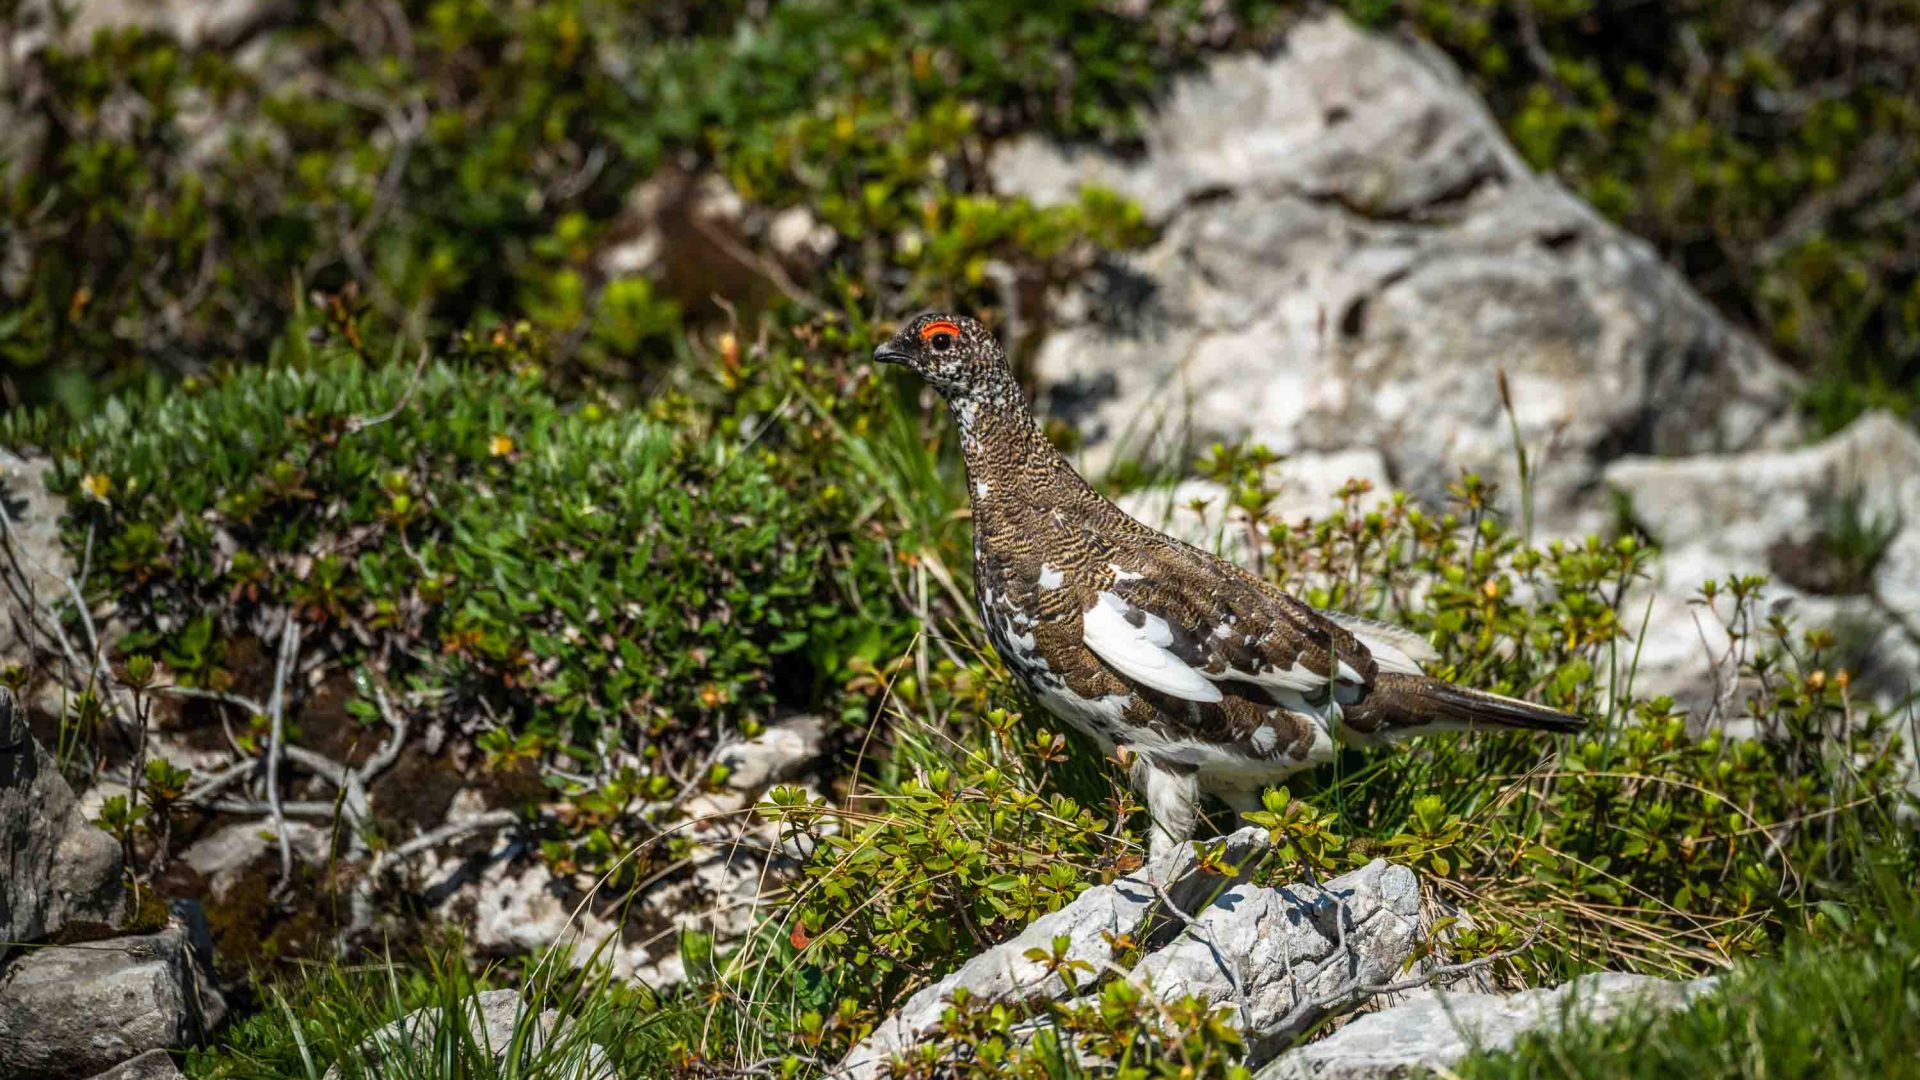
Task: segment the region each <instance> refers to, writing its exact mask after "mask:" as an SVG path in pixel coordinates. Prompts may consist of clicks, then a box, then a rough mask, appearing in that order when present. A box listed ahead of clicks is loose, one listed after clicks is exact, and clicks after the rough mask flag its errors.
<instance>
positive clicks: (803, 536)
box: [5, 348, 898, 844]
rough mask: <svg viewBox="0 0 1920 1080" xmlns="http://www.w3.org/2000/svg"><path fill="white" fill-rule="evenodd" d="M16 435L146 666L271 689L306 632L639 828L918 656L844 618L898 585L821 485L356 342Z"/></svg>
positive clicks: (365, 673)
mask: <svg viewBox="0 0 1920 1080" xmlns="http://www.w3.org/2000/svg"><path fill="white" fill-rule="evenodd" d="M476 363H477V362H476ZM8 428H9V430H8V431H7V433H6V436H5V437H6V439H7V441H9V442H17V441H20V440H23V439H30V440H35V441H45V445H46V448H47V449H48V450H50V451H52V452H53V453H54V455H55V459H56V467H55V470H54V474H53V476H54V480H53V483H54V484H55V486H56V487H57V488H58V489H60V490H62V491H64V492H66V493H67V494H69V495H70V496H73V502H72V520H71V521H70V523H69V536H70V541H71V543H72V546H73V550H74V551H75V552H76V554H80V555H83V554H84V553H87V552H90V553H91V559H92V566H93V571H92V574H91V576H90V580H89V582H88V584H89V588H90V590H91V591H92V593H93V594H94V595H95V596H96V597H97V598H98V599H102V600H111V601H112V602H113V603H114V604H115V606H116V610H117V612H118V615H119V618H120V619H121V620H122V621H123V622H124V624H125V625H126V626H127V628H128V631H129V632H128V634H127V636H126V637H125V638H124V639H123V641H122V643H121V648H122V649H123V650H124V651H127V652H135V651H151V652H154V653H156V654H157V655H159V656H161V657H162V658H163V659H164V660H165V661H166V663H167V664H168V666H169V667H170V668H171V669H172V670H173V672H174V673H175V676H176V677H177V678H179V679H180V680H182V681H185V682H187V683H189V684H194V685H199V686H203V687H209V688H212V689H216V690H222V689H227V688H229V687H231V686H233V685H234V684H235V680H236V679H239V680H245V681H246V682H247V684H248V685H249V686H258V685H261V680H262V679H263V678H264V672H262V671H260V670H259V669H258V664H259V661H260V659H261V658H262V657H263V656H266V655H270V654H271V653H272V651H273V649H272V643H271V642H268V643H263V646H262V647H260V648H255V647H253V645H252V644H251V643H252V641H253V640H254V639H255V637H256V636H258V635H263V634H264V635H271V634H274V633H276V632H277V631H275V630H274V627H276V626H277V625H278V613H279V612H282V611H290V612H292V613H293V614H294V617H295V618H297V619H298V620H299V621H300V622H301V623H302V624H303V625H304V627H305V637H306V643H305V646H304V654H305V655H307V656H309V657H313V656H316V655H317V656H319V657H320V658H322V659H323V660H324V661H325V663H326V665H327V666H329V667H332V666H334V665H339V666H342V667H345V668H348V669H350V670H353V671H354V672H355V679H356V685H357V686H358V687H359V692H358V697H360V698H361V699H370V698H371V696H372V695H373V694H375V693H376V692H377V691H379V690H381V689H382V688H386V689H388V690H390V691H392V692H393V693H395V694H396V695H397V694H398V693H399V692H400V690H401V689H402V688H405V689H407V690H409V691H412V692H413V694H414V696H415V697H416V698H423V699H431V700H432V702H433V704H432V706H431V711H433V712H435V713H436V714H437V715H441V716H444V717H448V718H452V719H456V720H459V721H461V722H467V723H470V722H471V721H470V720H469V719H468V718H471V717H473V716H475V715H481V716H490V717H492V718H493V719H492V721H490V722H489V723H487V724H486V725H484V726H486V727H488V728H491V730H489V731H487V732H486V733H485V734H484V735H483V736H482V739H481V745H482V746H483V747H484V748H486V749H488V750H490V751H491V752H492V753H493V754H494V755H495V757H496V759H499V760H502V761H508V762H510V761H512V760H515V759H517V758H529V757H530V758H534V759H537V760H538V759H551V758H552V757H553V756H554V755H564V756H565V757H567V758H571V759H572V760H573V761H574V763H575V764H574V766H573V768H574V769H575V770H578V771H581V772H586V773H589V774H591V775H594V776H599V777H602V778H603V779H604V782H605V787H604V788H603V789H602V790H601V791H600V793H599V794H600V796H601V797H602V798H604V799H608V800H610V801H611V805H612V806H613V807H616V808H619V807H628V806H630V805H639V804H642V803H645V802H646V801H649V800H651V801H655V802H658V801H660V800H663V799H664V798H665V797H666V796H667V795H669V794H672V793H673V792H675V791H677V790H679V789H680V788H681V786H682V785H681V782H680V781H677V780H674V779H672V777H673V776H674V775H675V773H676V771H679V772H680V773H681V774H682V775H684V770H687V769H691V768H695V766H696V763H697V762H698V761H699V760H700V758H701V757H702V756H704V751H705V749H706V748H707V747H709V746H711V745H712V743H713V741H714V739H715V737H716V732H717V731H719V730H722V729H725V728H734V729H747V730H748V731H751V730H752V729H753V728H754V727H755V726H756V725H758V724H759V723H761V722H763V721H764V720H765V719H767V718H768V717H769V716H770V714H771V713H772V712H773V711H774V710H775V709H776V708H777V707H781V706H783V705H784V706H785V707H810V706H814V705H819V704H829V705H830V704H832V703H833V702H834V701H835V700H836V697H837V694H838V693H839V689H838V688H839V685H840V683H841V681H842V680H843V679H844V677H845V674H846V669H845V664H846V662H847V659H848V656H849V655H850V651H851V650H855V649H861V648H867V649H880V648H897V647H898V643H897V642H892V643H890V642H889V641H888V638H887V635H888V633H889V632H890V629H889V624H886V623H884V622H883V623H878V624H876V623H875V621H874V620H872V619H870V618H865V617H863V616H862V614H861V611H860V608H859V607H858V606H857V605H856V604H854V603H853V602H852V601H851V600H850V599H849V595H850V593H857V592H858V591H860V590H862V589H865V590H868V591H872V590H875V589H884V588H886V587H887V586H886V584H885V582H884V579H880V578H878V577H877V576H876V575H878V574H879V573H880V572H881V563H880V562H879V561H877V560H876V559H874V558H867V557H864V556H862V555H861V554H860V552H861V550H863V549H862V547H861V544H860V543H859V542H857V541H855V540H854V539H852V538H849V537H847V536H845V535H841V534H837V533H836V528H839V526H836V525H835V521H836V516H835V514H834V512H833V511H832V509H831V508H830V507H828V506H826V505H825V504H822V503H821V502H820V501H819V500H820V496H819V494H818V493H817V492H816V491H815V490H814V489H813V488H811V487H810V486H808V483H807V482H806V481H804V480H802V479H800V478H799V477H800V476H801V475H803V474H804V467H801V468H798V469H796V470H794V471H791V472H789V471H787V470H786V469H785V468H784V467H783V468H776V467H774V466H777V465H779V464H780V463H779V462H778V461H777V459H775V458H774V457H773V455H771V454H769V453H768V452H767V451H766V450H764V449H758V448H754V447H751V446H747V445H739V444H735V443H732V442H730V441H728V440H725V439H715V438H707V437H704V436H702V435H701V434H700V433H699V432H698V431H697V430H695V429H693V428H691V427H689V426H686V425H676V424H672V423H668V422H664V421H659V420H653V419H649V418H647V417H645V416H643V415H640V414H639V413H637V412H635V411H631V410H625V409H622V408H619V407H617V406H611V405H606V406H603V405H598V404H587V405H584V406H581V407H578V408H562V407H560V406H559V405H558V404H556V403H555V402H554V401H553V400H552V399H551V398H550V397H548V396H547V395H546V394H545V392H544V391H542V390H541V389H540V386H539V381H538V377H537V376H536V375H527V374H495V373H490V372H488V371H486V370H484V369H481V368H478V367H476V366H475V365H474V364H469V365H467V367H466V368H465V369H464V370H463V369H462V368H461V367H456V366H452V365H448V364H444V363H429V364H423V365H421V366H419V367H417V368H414V369H411V370H409V369H408V368H405V367H386V368H379V369H373V368H368V367H367V366H365V365H364V364H362V363H360V362H359V361H358V360H356V359H355V358H353V356H352V355H351V352H350V350H346V349H344V348H342V349H340V350H337V351H329V352H327V353H325V354H323V355H322V356H320V357H319V358H317V359H315V360H314V361H313V362H312V363H311V364H310V365H303V366H297V367H276V368H266V369H258V368H256V369H248V370H245V371H243V372H240V373H238V374H235V375H233V376H232V377H229V378H224V379H218V380H214V381H212V382H204V383H196V384H191V385H189V386H187V387H185V388H183V389H181V390H180V391H178V392H174V393H157V394H152V395H148V396H145V397H140V398H135V399H115V400H114V401H113V402H112V403H111V404H110V405H109V407H108V408H107V409H106V410H104V411H103V412H102V413H101V414H100V415H99V416H97V417H95V418H94V419H91V420H89V421H87V422H85V423H83V424H79V425H69V426H62V427H59V428H58V430H57V433H56V430H55V428H54V427H53V426H50V425H48V424H47V422H46V420H45V418H44V417H43V418H40V419H22V420H18V421H12V420H10V421H9V424H8ZM830 552H834V553H835V554H833V555H832V556H831V557H830V555H829V553H830ZM893 626H894V627H897V626H898V624H897V623H895V624H893ZM354 708H355V709H357V710H359V712H360V714H361V715H362V716H363V717H364V718H366V719H368V720H372V719H374V718H375V713H374V711H373V707H372V705H371V704H370V700H361V701H360V702H359V703H358V704H357V705H355V706H354ZM476 710H478V712H477V713H476ZM254 719H255V721H256V722H264V718H260V717H256V718H254ZM618 761H625V762H628V763H629V764H628V767H626V768H624V769H615V768H614V763H616V762H618ZM634 763H638V764H637V765H635V764H634ZM571 839H572V841H573V842H575V843H581V844H586V843H589V842H590V841H591V839H592V837H591V835H579V836H575V837H572V838H571Z"/></svg>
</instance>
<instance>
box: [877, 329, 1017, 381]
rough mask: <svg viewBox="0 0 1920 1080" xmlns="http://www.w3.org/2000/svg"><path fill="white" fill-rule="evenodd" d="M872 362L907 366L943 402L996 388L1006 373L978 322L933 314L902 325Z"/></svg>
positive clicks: (1002, 357) (994, 345)
mask: <svg viewBox="0 0 1920 1080" xmlns="http://www.w3.org/2000/svg"><path fill="white" fill-rule="evenodd" d="M873 358H874V359H875V360H877V361H879V362H880V363H882V364H899V365H901V366H902V367H905V368H907V369H908V370H910V371H912V372H913V373H914V374H916V375H918V376H920V377H921V378H923V379H925V380H927V382H928V384H930V385H931V386H932V387H933V388H934V389H935V390H938V391H939V392H940V393H941V394H942V395H943V396H945V397H948V398H955V397H967V396H970V395H972V394H974V393H976V392H978V391H980V390H983V389H985V388H988V387H993V386H997V385H998V384H999V383H1000V382H1001V381H1003V377H1004V375H1005V373H1006V354H1005V353H1004V352H1002V351H1001V349H1000V343H999V342H998V341H995V340H994V339H993V335H992V334H991V333H988V332H987V328H986V327H984V326H982V325H980V321H979V320H978V319H969V318H967V317H966V316H965V315H946V314H942V313H939V312H932V313H929V314H926V315H921V316H919V317H918V318H915V319H913V320H911V321H910V322H908V323H907V324H906V325H905V326H903V327H901V328H900V332H899V333H897V334H895V335H893V337H891V338H888V339H887V340H886V341H885V342H884V343H882V344H881V346H880V347H879V348H877V349H875V350H873Z"/></svg>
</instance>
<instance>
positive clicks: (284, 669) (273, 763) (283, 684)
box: [266, 609, 300, 894]
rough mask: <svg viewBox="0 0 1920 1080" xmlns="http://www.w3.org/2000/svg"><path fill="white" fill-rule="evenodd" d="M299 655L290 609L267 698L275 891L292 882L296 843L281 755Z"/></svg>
mask: <svg viewBox="0 0 1920 1080" xmlns="http://www.w3.org/2000/svg"><path fill="white" fill-rule="evenodd" d="M299 656H300V620H298V619H296V618H294V617H293V611H292V610H291V609H289V610H288V611H287V618H286V622H285V623H284V624H283V625H282V628H281V631H280V658H279V662H278V663H276V664H275V665H274V669H273V693H272V694H271V695H270V696H269V697H268V698H267V719H268V720H269V722H270V723H271V724H272V727H271V729H270V734H269V735H268V742H267V766H266V767H267V808H268V810H269V812H270V813H271V814H272V816H273V827H274V835H275V838H276V839H278V840H279V842H280V881H279V884H277V885H275V886H274V892H275V893H276V894H278V893H284V892H285V891H286V890H287V889H288V888H290V887H291V886H292V884H293V845H292V843H291V842H290V841H289V840H288V839H287V815H286V812H285V810H284V809H283V808H282V806H281V804H280V758H281V756H282V754H283V753H284V752H285V749H286V747H285V743H286V705H287V680H288V679H289V678H290V677H291V676H292V674H293V669H294V666H295V664H296V662H297V661H298V659H299Z"/></svg>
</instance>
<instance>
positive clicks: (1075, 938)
mask: <svg viewBox="0 0 1920 1080" xmlns="http://www.w3.org/2000/svg"><path fill="white" fill-rule="evenodd" d="M1267 847H1268V840H1267V833H1266V830H1264V829H1255V828H1247V829H1242V830H1240V831H1239V832H1236V833H1234V834H1233V835H1232V836H1231V837H1228V838H1227V853H1226V856H1225V859H1224V861H1225V862H1226V863H1227V864H1228V865H1232V866H1236V867H1241V868H1243V869H1250V868H1251V867H1250V864H1251V863H1252V862H1253V861H1254V860H1255V859H1256V858H1257V857H1258V856H1259V855H1261V854H1263V853H1264V852H1265V851H1266V850H1267ZM1237 880H1238V879H1237V878H1235V879H1229V878H1222V877H1219V876H1217V875H1214V874H1212V873H1208V872H1205V871H1201V870H1199V869H1198V868H1197V866H1196V861H1195V859H1194V854H1193V846H1192V845H1191V844H1182V845H1180V846H1179V847H1177V848H1175V849H1174V850H1173V851H1172V852H1169V853H1168V854H1166V855H1165V856H1163V857H1162V858H1161V860H1160V861H1158V862H1155V863H1151V864H1149V865H1147V866H1145V867H1143V868H1142V869H1140V870H1139V871H1137V872H1136V873H1134V874H1132V875H1130V876H1128V877H1124V878H1121V879H1120V880H1119V881H1116V882H1114V883H1113V884H1111V885H1096V886H1094V887H1092V888H1090V889H1088V890H1087V891H1085V892H1083V893H1081V894H1080V895H1079V896H1078V897H1076V898H1074V900H1073V902H1072V903H1070V904H1068V905H1066V906H1065V907H1063V908H1061V909H1060V910H1058V911H1054V912H1049V913H1048V914H1045V915H1042V916H1040V917H1039V918H1037V919H1035V920H1034V921H1033V922H1032V923H1029V924H1028V925H1027V927H1026V929H1024V930H1022V931H1021V932H1020V933H1019V934H1018V935H1016V936H1015V937H1014V938H1012V939H1011V940H1009V941H1005V942H1002V943H1001V944H999V945H996V946H994V947H993V948H991V949H988V950H987V951H985V952H983V953H981V954H979V955H978V956H975V957H974V958H972V959H971V960H968V961H967V962H966V963H965V964H963V965H961V967H960V969H959V970H958V971H955V972H953V973H952V974H950V975H948V976H947V977H946V978H943V979H941V980H940V981H939V982H936V983H934V984H933V985H932V986H929V987H926V988H925V989H923V990H921V991H920V992H919V993H917V994H915V995H913V996H912V997H911V998H908V999H907V1003H906V1004H905V1005H902V1006H901V1007H900V1009H899V1011H897V1012H895V1013H894V1014H893V1015H892V1016H890V1017H888V1018H887V1019H885V1020H883V1021H881V1023H880V1024H879V1026H877V1027H876V1028H875V1029H874V1031H873V1034H872V1035H871V1036H869V1037H868V1038H867V1040H866V1041H864V1042H862V1043H861V1044H860V1045H858V1046H856V1047H854V1048H853V1049H852V1050H851V1051H849V1052H848V1053H847V1056H846V1057H845V1059H843V1060H842V1061H841V1063H840V1065H839V1067H838V1069H836V1070H835V1072H834V1075H835V1076H836V1077H840V1078H842V1080H867V1078H869V1077H874V1076H877V1075H879V1074H880V1071H881V1069H882V1067H883V1066H884V1065H885V1064H886V1062H887V1061H888V1059H889V1058H891V1057H893V1056H895V1055H897V1054H899V1053H901V1052H902V1051H904V1050H906V1049H908V1048H910V1047H912V1046H913V1045H914V1044H915V1043H916V1042H918V1041H919V1040H920V1039H921V1038H922V1037H923V1036H924V1035H925V1034H926V1032H927V1031H928V1030H930V1029H931V1028H932V1027H933V1026H934V1025H935V1024H937V1023H938V1022H939V1020H940V1014H941V1013H942V1012H943V1011H944V1010H945V1009H946V1008H947V1006H948V1005H949V1004H951V1003H952V1000H953V995H954V992H955V991H956V990H959V989H961V988H962V987H964V988H965V989H966V990H967V991H968V993H970V994H971V995H972V998H973V1000H975V1001H978V1002H982V1003H988V1002H995V1001H1031V1000H1034V999H1037V998H1063V997H1065V996H1066V995H1067V994H1068V992H1069V991H1068V988H1067V985H1066V984H1065V983H1064V982H1063V981H1062V980H1061V979H1060V977H1059V975H1058V974H1055V973H1053V972H1051V971H1050V970H1049V969H1048V968H1047V967H1046V966H1045V965H1042V964H1039V963H1036V962H1035V961H1033V960H1032V959H1030V958H1028V957H1027V955H1026V953H1027V952H1028V950H1031V949H1041V950H1044V951H1045V952H1047V953H1049V954H1050V953H1051V952H1052V951H1053V941H1054V938H1055V937H1058V936H1063V935H1064V936H1066V937H1067V938H1068V939H1069V944H1068V947H1067V959H1068V960H1069V961H1077V962H1081V963H1085V964H1089V965H1092V968H1093V970H1095V971H1100V970H1104V969H1105V968H1106V967H1107V966H1108V965H1110V964H1112V962H1113V960H1114V949H1113V942H1114V941H1115V940H1116V939H1118V938H1120V937H1122V936H1134V937H1136V938H1138V937H1142V936H1144V935H1145V934H1146V932H1147V929H1148V927H1149V926H1150V925H1152V924H1153V923H1154V921H1155V920H1156V917H1158V918H1160V919H1164V918H1165V913H1164V912H1162V911H1160V910H1159V905H1160V897H1159V894H1158V893H1156V891H1155V888H1154V886H1153V884H1151V883H1152V882H1162V883H1164V885H1163V888H1164V890H1165V892H1166V894H1167V895H1169V896H1171V897H1172V898H1173V902H1174V904H1175V905H1176V906H1178V907H1179V908H1180V909H1181V910H1185V911H1192V910H1193V909H1195V908H1198V907H1202V906H1204V905H1205V904H1206V903H1207V902H1208V901H1209V900H1211V899H1212V898H1213V896H1214V895H1215V894H1217V893H1218V892H1220V891H1221V890H1223V889H1226V888H1230V887H1231V886H1233V885H1234V884H1236V882H1237Z"/></svg>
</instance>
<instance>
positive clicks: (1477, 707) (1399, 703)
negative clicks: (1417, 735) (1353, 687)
mask: <svg viewBox="0 0 1920 1080" xmlns="http://www.w3.org/2000/svg"><path fill="white" fill-rule="evenodd" d="M1345 714H1346V723H1348V724H1349V725H1351V726H1352V727H1353V728H1355V729H1356V730H1358V731H1360V732H1362V733H1364V734H1377V735H1386V734H1388V733H1389V732H1390V731H1391V730H1392V729H1408V728H1421V727H1426V726H1428V725H1432V724H1442V723H1448V722H1451V723H1455V724H1472V725H1475V726H1483V727H1496V728H1520V729H1525V730H1527V731H1551V732H1555V733H1557V734H1567V733H1570V732H1575V731H1579V730H1581V729H1582V728H1584V727H1586V726H1587V722H1586V720H1585V719H1584V718H1582V717H1578V716H1574V715H1572V714H1570V713H1563V712H1559V711H1557V710H1554V709H1549V708H1545V707H1544V706H1540V705H1532V704H1529V703H1527V702H1525V701H1521V700H1519V699H1517V698H1510V697H1503V696H1501V695H1499V694H1489V693H1487V692H1486V691H1484V690H1469V689H1467V688H1466V687H1464V686H1455V685H1453V684H1452V683H1447V682H1441V681H1440V680H1439V679H1432V678H1428V677H1427V676H1425V675H1401V674H1396V673H1393V672H1381V673H1380V675H1379V676H1378V677H1376V678H1375V680H1374V683H1373V687H1372V689H1371V690H1370V691H1369V692H1368V693H1367V696H1366V697H1365V698H1364V699H1362V700H1361V701H1359V702H1356V703H1355V704H1353V705H1349V706H1347V707H1346V709H1345ZM1406 733H1407V734H1412V732H1411V731H1408V732H1406Z"/></svg>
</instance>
